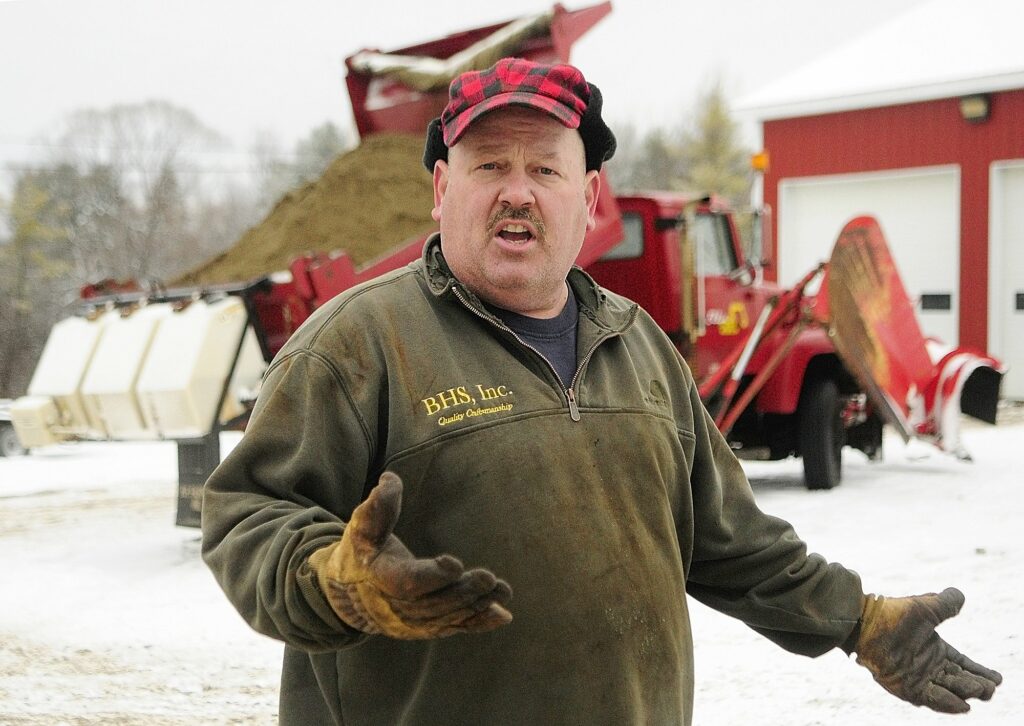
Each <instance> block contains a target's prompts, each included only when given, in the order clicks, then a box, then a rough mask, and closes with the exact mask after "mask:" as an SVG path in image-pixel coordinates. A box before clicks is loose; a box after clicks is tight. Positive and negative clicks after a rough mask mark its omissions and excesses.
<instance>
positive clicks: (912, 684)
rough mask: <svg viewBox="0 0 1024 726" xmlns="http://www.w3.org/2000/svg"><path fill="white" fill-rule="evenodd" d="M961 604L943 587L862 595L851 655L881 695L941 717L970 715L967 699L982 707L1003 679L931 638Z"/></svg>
mask: <svg viewBox="0 0 1024 726" xmlns="http://www.w3.org/2000/svg"><path fill="white" fill-rule="evenodd" d="M963 604H964V595H963V593H962V592H960V591H959V590H957V589H956V588H954V587H948V588H946V589H945V590H943V591H942V593H940V594H938V595H936V594H935V593H929V594H927V595H918V596H916V597H898V598H886V597H881V596H878V595H866V596H865V598H864V611H863V615H862V616H861V622H860V635H859V636H858V637H857V641H856V645H855V646H854V648H853V650H854V651H855V652H856V653H857V662H858V663H859V664H860V665H862V666H864V667H865V668H867V669H868V670H869V671H871V674H872V675H873V676H874V678H875V680H876V681H878V683H879V685H881V686H882V688H884V689H885V690H887V691H889V693H892V694H893V695H895V696H898V697H899V698H902V699H903V700H904V701H909V702H910V703H912V704H914V705H915V706H927V707H928V708H930V709H932V710H933V711H941V712H943V713H966V712H967V711H969V710H971V707H970V705H969V704H968V703H967V701H966V699H968V698H980V699H981V700H983V701H987V700H988V699H990V698H991V697H992V694H993V692H994V691H995V689H996V686H998V685H999V684H1000V683H1001V682H1002V680H1003V677H1002V676H1001V675H999V674H998V673H997V672H995V671H993V670H989V669H988V668H985V667H984V666H980V665H978V664H977V663H975V662H974V661H972V660H971V659H970V658H968V657H966V656H964V655H961V654H960V653H958V652H957V651H956V650H955V649H953V647H952V646H950V645H949V644H948V643H947V642H946V641H944V640H943V639H942V638H940V637H939V635H938V633H936V632H935V627H936V626H937V625H938V624H939V623H941V622H942V621H944V620H947V619H948V618H951V617H953V616H954V615H956V614H957V613H958V612H960V608H961V607H963Z"/></svg>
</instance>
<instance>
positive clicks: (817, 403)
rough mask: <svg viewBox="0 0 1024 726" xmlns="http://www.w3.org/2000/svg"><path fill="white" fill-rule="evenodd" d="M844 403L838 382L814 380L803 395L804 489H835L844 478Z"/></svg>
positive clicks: (802, 451)
mask: <svg viewBox="0 0 1024 726" xmlns="http://www.w3.org/2000/svg"><path fill="white" fill-rule="evenodd" d="M841 414H842V400H841V399H840V396H839V388H838V387H837V386H836V383H835V381H833V380H831V379H829V378H814V379H811V380H809V381H807V383H806V384H805V386H804V391H803V393H801V395H800V407H799V410H798V412H797V417H798V419H799V421H798V425H799V433H798V435H799V438H800V456H801V457H803V460H804V485H805V486H806V487H807V488H808V489H832V488H833V487H835V486H838V485H839V481H840V479H841V478H842V474H843V456H842V454H843V445H844V444H845V443H846V431H845V429H844V427H843V419H842V416H841Z"/></svg>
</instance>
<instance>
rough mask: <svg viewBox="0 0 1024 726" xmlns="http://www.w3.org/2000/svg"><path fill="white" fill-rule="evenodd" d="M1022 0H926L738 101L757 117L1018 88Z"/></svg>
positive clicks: (1023, 42)
mask: <svg viewBox="0 0 1024 726" xmlns="http://www.w3.org/2000/svg"><path fill="white" fill-rule="evenodd" d="M1021 20H1024V8H1022V6H1021V3H1020V0H971V2H963V0H931V2H925V3H923V4H921V5H918V6H916V7H914V8H912V9H910V10H908V11H907V12H905V13H903V14H901V15H899V16H897V17H895V18H893V19H892V20H891V21H889V22H887V23H884V24H882V25H879V26H878V27H877V28H875V29H874V30H872V31H870V32H868V33H866V34H864V35H862V36H859V37H857V38H855V39H853V40H852V41H850V42H849V43H847V44H846V45H841V46H839V47H837V48H835V49H834V50H833V51H831V52H829V53H827V54H825V55H823V56H821V57H819V58H818V59H817V60H815V61H812V62H811V63H809V64H808V65H806V66H803V67H802V68H799V69H798V70H796V71H795V72H793V73H791V74H790V75H788V76H784V77H782V78H780V79H778V80H777V81H775V82H773V83H770V84H768V85H767V86H765V87H763V88H761V89H760V90H758V91H755V92H753V93H751V94H749V95H748V96H746V97H744V98H742V99H740V101H739V102H738V103H737V104H736V109H737V110H740V111H742V112H744V114H749V115H750V116H753V117H755V118H757V119H760V120H768V119H778V118H793V117H797V116H808V115H812V114H819V113H829V112H833V111H848V110H852V109H858V108H871V107H878V106H890V105H894V104H900V103H911V102H915V101H928V100H934V99H938V98H953V97H957V96H963V95H969V94H973V93H987V92H994V91H1005V90H1010V89H1017V88H1024V38H1022V35H1021V30H1020V29H1021Z"/></svg>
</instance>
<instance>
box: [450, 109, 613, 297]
mask: <svg viewBox="0 0 1024 726" xmlns="http://www.w3.org/2000/svg"><path fill="white" fill-rule="evenodd" d="M599 189H600V177H599V176H598V173H597V172H596V171H590V172H588V171H587V170H586V164H585V162H584V152H583V141H582V139H581V138H580V135H579V133H578V132H577V131H576V130H574V129H567V128H566V127H564V126H562V124H560V123H559V122H558V121H557V120H555V119H553V118H551V117H550V116H548V115H547V114H544V113H542V112H539V111H534V110H532V109H528V108H519V107H510V108H505V109H501V110H498V111H494V112H492V113H489V114H487V115H486V116H483V117H482V118H480V119H479V120H477V121H476V122H474V123H473V125H472V126H470V127H469V129H468V130H467V131H466V133H465V134H464V135H463V137H462V138H461V139H459V141H458V143H456V144H455V145H454V146H453V147H452V148H451V149H450V150H449V152H448V162H447V163H446V162H444V161H438V162H437V164H436V165H435V167H434V210H433V213H432V214H433V217H434V219H435V220H437V221H439V222H440V225H441V245H442V249H443V251H444V256H445V260H446V261H447V262H448V265H449V266H450V267H451V269H452V272H453V273H455V276H456V277H458V278H459V280H461V281H462V282H463V283H464V284H465V285H466V286H467V287H468V288H469V289H470V290H472V291H473V292H474V293H476V294H477V295H478V296H479V297H481V298H482V299H484V300H486V301H488V302H490V303H493V304H495V305H497V306H499V307H502V308H505V309H507V310H513V311H515V312H518V313H520V314H523V315H532V316H534V317H553V316H555V315H557V314H558V313H559V312H560V311H561V309H562V306H563V305H564V304H565V299H566V295H567V288H566V285H565V277H566V275H567V274H568V273H569V268H570V267H572V263H573V261H574V260H575V259H576V255H577V254H578V253H579V251H580V247H582V245H583V237H584V235H585V234H586V231H587V229H591V228H593V226H594V210H595V208H596V206H597V195H598V191H599Z"/></svg>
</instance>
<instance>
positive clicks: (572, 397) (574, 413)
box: [565, 388, 580, 421]
mask: <svg viewBox="0 0 1024 726" xmlns="http://www.w3.org/2000/svg"><path fill="white" fill-rule="evenodd" d="M565 397H566V398H567V399H568V400H569V418H571V419H572V420H573V421H579V420H580V409H579V407H578V406H577V405H576V394H574V393H573V392H572V389H571V388H566V389H565Z"/></svg>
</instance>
